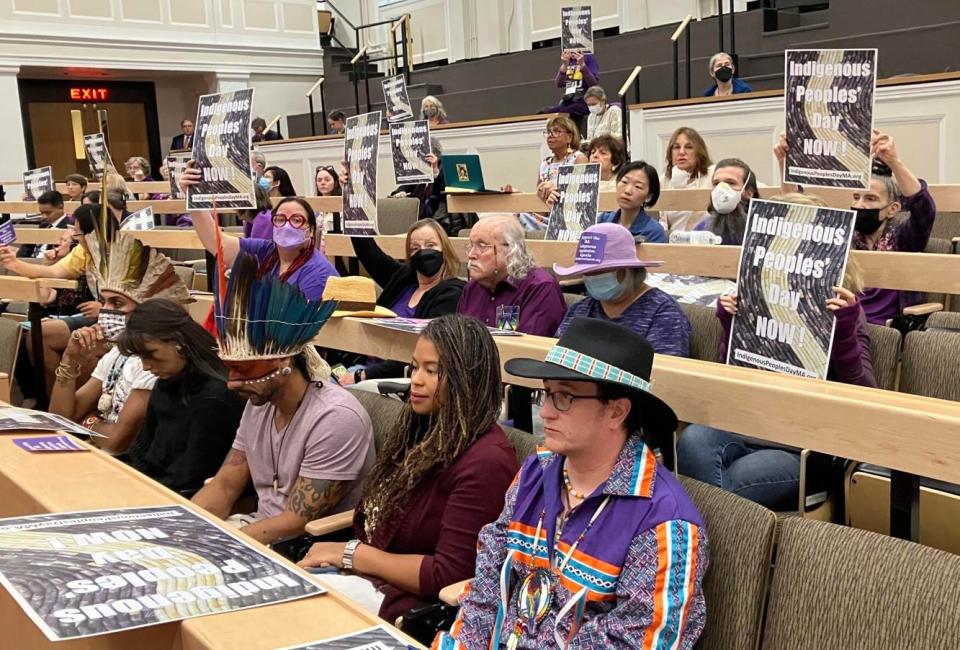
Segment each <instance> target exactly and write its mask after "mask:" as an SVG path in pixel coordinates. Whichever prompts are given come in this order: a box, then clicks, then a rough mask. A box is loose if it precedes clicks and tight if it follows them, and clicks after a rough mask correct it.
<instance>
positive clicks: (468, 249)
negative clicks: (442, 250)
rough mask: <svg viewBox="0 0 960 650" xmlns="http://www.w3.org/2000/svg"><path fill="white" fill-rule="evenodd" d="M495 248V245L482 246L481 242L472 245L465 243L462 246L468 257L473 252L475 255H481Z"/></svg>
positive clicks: (471, 243)
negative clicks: (475, 252)
mask: <svg viewBox="0 0 960 650" xmlns="http://www.w3.org/2000/svg"><path fill="white" fill-rule="evenodd" d="M496 247H497V245H496V244H484V243H483V242H481V243H479V244H474V243H473V242H467V243H466V244H464V245H463V251H464V252H465V253H466V254H467V255H469V254H470V253H472V252H473V251H477V253H479V254H480V255H483V254H484V253H486V252H487V251H488V250H490V249H491V248H496Z"/></svg>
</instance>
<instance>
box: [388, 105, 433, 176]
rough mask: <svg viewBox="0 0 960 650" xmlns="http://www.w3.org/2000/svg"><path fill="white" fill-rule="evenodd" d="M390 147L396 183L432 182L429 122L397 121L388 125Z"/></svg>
mask: <svg viewBox="0 0 960 650" xmlns="http://www.w3.org/2000/svg"><path fill="white" fill-rule="evenodd" d="M390 149H391V150H392V152H393V176H394V178H395V179H396V181H397V185H405V184H409V183H432V182H433V165H431V164H430V163H429V162H427V156H429V155H430V122H428V121H427V120H417V121H415V122H398V123H394V124H391V125H390Z"/></svg>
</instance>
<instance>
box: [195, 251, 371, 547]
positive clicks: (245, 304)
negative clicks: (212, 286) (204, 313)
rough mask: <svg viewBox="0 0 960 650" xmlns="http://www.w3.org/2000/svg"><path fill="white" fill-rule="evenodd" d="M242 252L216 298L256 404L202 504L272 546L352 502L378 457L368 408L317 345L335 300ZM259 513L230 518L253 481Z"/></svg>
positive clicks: (223, 348)
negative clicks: (314, 298)
mask: <svg viewBox="0 0 960 650" xmlns="http://www.w3.org/2000/svg"><path fill="white" fill-rule="evenodd" d="M258 266H259V265H258V263H257V260H256V258H254V257H251V256H250V255H247V254H241V255H240V256H239V257H238V258H237V260H236V262H235V263H234V265H233V270H232V272H231V276H230V282H229V284H228V285H227V291H226V296H225V298H221V297H220V296H217V298H215V300H214V303H215V305H214V314H215V320H216V325H217V335H218V339H219V343H220V358H221V359H223V361H224V364H225V365H226V366H227V369H228V370H229V376H228V379H227V387H228V388H230V389H231V390H233V391H236V393H237V394H239V395H240V396H242V397H246V398H247V399H248V400H249V402H248V404H247V407H246V410H245V411H244V413H243V418H242V419H241V420H240V427H239V429H238V430H237V437H236V440H235V442H234V444H233V449H231V451H230V453H229V454H228V455H227V458H226V460H225V461H224V463H223V466H222V467H221V468H220V471H218V472H217V475H216V476H215V477H214V478H213V480H212V481H210V483H209V484H207V485H206V486H204V488H203V489H202V490H200V492H198V493H197V494H196V496H194V497H193V502H194V503H196V504H197V505H199V506H201V507H202V508H204V509H205V510H207V511H209V512H210V513H212V514H214V515H217V516H218V517H221V518H225V519H227V521H228V523H231V524H234V525H236V526H238V527H240V528H241V530H243V531H244V532H245V533H247V534H248V535H250V536H251V537H253V538H255V539H257V540H259V541H261V542H263V543H265V544H269V543H271V542H275V541H280V540H286V539H290V538H293V537H296V536H298V535H302V534H303V531H304V527H305V526H306V525H307V523H309V522H310V521H312V520H314V519H317V518H318V517H322V516H324V515H328V514H334V513H336V512H342V511H345V510H349V509H352V508H353V507H354V506H355V505H356V503H357V501H358V500H359V498H360V492H361V489H362V484H363V479H364V478H365V477H366V475H367V473H368V472H369V471H370V468H371V467H372V466H373V462H374V444H373V426H372V425H371V423H370V418H369V417H368V416H367V412H366V410H365V409H364V408H363V406H362V405H361V404H360V402H358V401H357V399H356V398H355V397H353V395H351V394H350V393H349V392H348V391H347V390H345V389H343V388H341V387H340V386H338V385H337V384H336V382H333V381H331V380H330V369H329V367H327V366H326V364H325V363H324V362H323V361H322V359H320V356H319V355H318V354H317V352H316V349H315V348H314V347H313V345H312V344H311V343H310V342H311V340H312V339H313V338H314V337H315V336H316V335H317V332H319V331H320V328H321V327H322V326H323V324H324V323H325V322H326V320H327V318H329V317H330V315H331V314H332V313H333V309H334V308H335V307H336V303H335V302H309V301H307V300H306V298H304V297H303V294H301V293H300V291H299V290H298V289H297V288H296V287H295V286H293V285H290V284H284V283H282V282H281V281H280V280H279V279H278V278H277V277H275V276H273V275H266V276H262V277H260V276H259V273H258ZM251 480H252V481H253V485H254V487H255V488H256V492H257V497H258V507H257V511H256V512H255V513H253V514H249V515H247V514H242V515H233V516H230V513H231V511H232V510H233V508H234V506H235V504H236V502H237V500H238V499H239V498H240V497H241V496H242V495H243V492H244V490H245V489H246V487H247V485H248V483H250V481H251Z"/></svg>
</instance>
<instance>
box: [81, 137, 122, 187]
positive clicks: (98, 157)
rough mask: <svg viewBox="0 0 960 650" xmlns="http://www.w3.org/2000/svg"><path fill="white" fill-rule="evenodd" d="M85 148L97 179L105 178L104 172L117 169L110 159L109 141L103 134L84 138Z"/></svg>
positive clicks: (88, 161)
mask: <svg viewBox="0 0 960 650" xmlns="http://www.w3.org/2000/svg"><path fill="white" fill-rule="evenodd" d="M83 148H84V151H86V152H87V163H89V165H90V169H91V171H93V174H94V176H96V177H97V178H102V177H103V172H104V170H107V171H110V170H111V169H116V167H114V166H113V160H111V159H110V152H109V151H107V139H106V138H105V137H104V136H103V134H102V133H90V134H88V135H85V136H83Z"/></svg>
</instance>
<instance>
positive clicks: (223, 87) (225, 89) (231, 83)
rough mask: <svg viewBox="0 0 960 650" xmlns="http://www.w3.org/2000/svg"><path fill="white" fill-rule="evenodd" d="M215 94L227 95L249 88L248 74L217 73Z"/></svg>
mask: <svg viewBox="0 0 960 650" xmlns="http://www.w3.org/2000/svg"><path fill="white" fill-rule="evenodd" d="M216 80H217V89H216V90H215V91H214V92H217V93H229V92H233V91H234V90H242V89H244V88H248V87H249V86H250V73H249V72H217V73H216Z"/></svg>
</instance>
